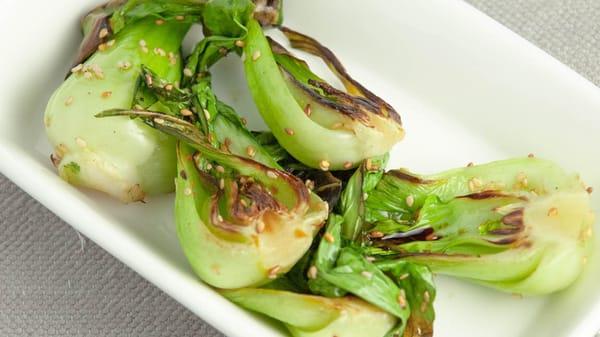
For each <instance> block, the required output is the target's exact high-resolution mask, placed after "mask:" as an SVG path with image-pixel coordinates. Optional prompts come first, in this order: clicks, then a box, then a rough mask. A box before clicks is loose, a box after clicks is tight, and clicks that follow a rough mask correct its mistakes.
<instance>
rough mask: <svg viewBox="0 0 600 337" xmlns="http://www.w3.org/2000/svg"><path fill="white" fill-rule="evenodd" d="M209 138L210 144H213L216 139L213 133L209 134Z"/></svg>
mask: <svg viewBox="0 0 600 337" xmlns="http://www.w3.org/2000/svg"><path fill="white" fill-rule="evenodd" d="M207 138H208V142H209V143H212V142H213V141H214V140H215V137H214V136H213V134H212V133H208V136H207Z"/></svg>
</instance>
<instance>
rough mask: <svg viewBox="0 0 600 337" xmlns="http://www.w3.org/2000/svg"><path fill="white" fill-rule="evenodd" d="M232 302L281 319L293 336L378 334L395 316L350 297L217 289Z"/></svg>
mask: <svg viewBox="0 0 600 337" xmlns="http://www.w3.org/2000/svg"><path fill="white" fill-rule="evenodd" d="M221 294H223V295H224V296H225V297H227V298H228V299H229V300H231V301H232V302H234V303H236V304H238V305H240V306H242V307H244V308H247V309H250V310H254V311H257V312H260V313H262V314H265V315H267V316H270V317H272V318H275V319H277V320H279V321H281V322H283V323H284V324H285V325H286V327H287V328H288V329H289V331H290V332H291V334H292V336H295V337H331V336H340V337H342V336H343V337H382V336H384V335H385V334H386V333H387V332H388V331H389V330H390V329H392V328H393V327H394V325H395V324H396V322H397V319H396V318H395V317H394V316H393V315H390V314H388V313H386V312H385V311H383V310H381V309H379V308H377V307H375V306H373V305H371V304H369V303H367V302H364V301H362V300H360V299H357V298H354V297H349V296H347V297H340V298H326V297H320V296H313V295H303V294H296V293H293V292H287V291H280V290H273V289H239V290H226V291H221Z"/></svg>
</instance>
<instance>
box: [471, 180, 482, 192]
mask: <svg viewBox="0 0 600 337" xmlns="http://www.w3.org/2000/svg"><path fill="white" fill-rule="evenodd" d="M481 185H483V183H482V182H481V180H480V179H478V178H472V179H471V180H469V190H470V191H471V192H474V191H476V190H477V189H479V188H480V187H481Z"/></svg>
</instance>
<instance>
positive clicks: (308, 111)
mask: <svg viewBox="0 0 600 337" xmlns="http://www.w3.org/2000/svg"><path fill="white" fill-rule="evenodd" d="M304 113H305V114H306V115H307V116H308V117H310V115H312V109H311V107H310V104H307V105H306V106H305V107H304Z"/></svg>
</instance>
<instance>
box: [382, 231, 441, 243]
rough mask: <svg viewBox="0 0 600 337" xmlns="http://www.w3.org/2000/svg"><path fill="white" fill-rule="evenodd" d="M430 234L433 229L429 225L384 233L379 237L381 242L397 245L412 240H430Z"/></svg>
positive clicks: (437, 238) (432, 232)
mask: <svg viewBox="0 0 600 337" xmlns="http://www.w3.org/2000/svg"><path fill="white" fill-rule="evenodd" d="M432 234H434V230H433V228H431V227H421V228H415V229H411V230H409V231H406V232H399V233H394V234H390V235H386V236H384V237H383V238H381V240H380V241H381V242H386V243H388V242H389V243H391V244H394V245H399V244H403V243H407V242H412V241H432V240H431V238H432ZM439 239H440V237H438V236H436V239H435V240H439Z"/></svg>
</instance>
